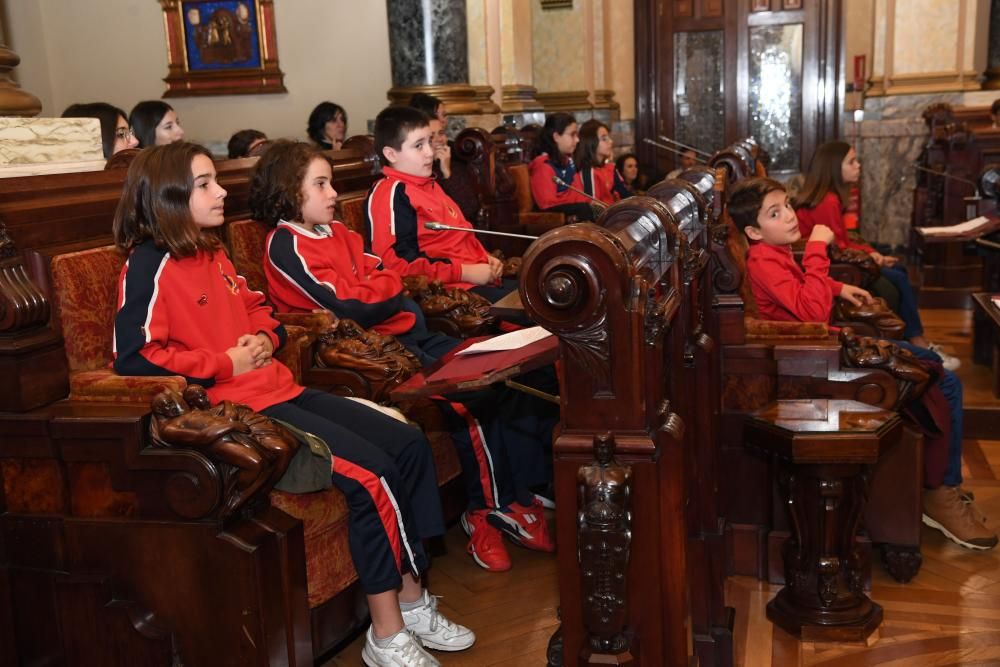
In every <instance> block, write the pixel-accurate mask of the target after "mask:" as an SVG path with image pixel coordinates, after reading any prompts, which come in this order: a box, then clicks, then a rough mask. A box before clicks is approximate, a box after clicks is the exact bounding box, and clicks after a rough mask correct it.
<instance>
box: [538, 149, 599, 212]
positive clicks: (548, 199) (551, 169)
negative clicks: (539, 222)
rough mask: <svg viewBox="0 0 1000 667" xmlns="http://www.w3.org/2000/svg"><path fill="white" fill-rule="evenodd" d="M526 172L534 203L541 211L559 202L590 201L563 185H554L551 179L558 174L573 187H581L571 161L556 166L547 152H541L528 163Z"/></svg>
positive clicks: (581, 183)
mask: <svg viewBox="0 0 1000 667" xmlns="http://www.w3.org/2000/svg"><path fill="white" fill-rule="evenodd" d="M528 174H529V175H530V176H531V197H532V198H533V199H534V200H535V205H536V206H537V207H538V208H539V209H541V210H543V211H544V210H546V209H549V208H552V207H553V206H559V205H560V204H589V203H590V200H589V199H587V198H586V197H584V196H583V195H581V194H580V193H579V192H574V191H573V190H570V189H569V188H567V187H566V186H564V185H556V182H555V181H553V180H552V177H553V176H558V177H559V178H561V179H562V180H563V181H565V182H566V183H569V184H570V185H572V186H573V187H574V188H578V189H583V182H582V181H581V180H580V175H579V174H578V173H577V171H576V167H574V166H573V162H572V161H570V162H569V163H568V164H566V165H565V166H564V167H560V168H557V167H556V165H555V164H554V163H553V162H552V160H551V159H550V158H549V154H548V153H542V154H541V155H539V156H538V157H536V158H535V159H534V160H532V161H531V164H529V165H528Z"/></svg>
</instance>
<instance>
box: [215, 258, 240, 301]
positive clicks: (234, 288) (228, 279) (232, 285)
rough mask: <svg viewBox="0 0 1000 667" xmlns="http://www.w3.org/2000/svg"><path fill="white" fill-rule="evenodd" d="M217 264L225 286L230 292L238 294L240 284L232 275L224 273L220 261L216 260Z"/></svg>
mask: <svg viewBox="0 0 1000 667" xmlns="http://www.w3.org/2000/svg"><path fill="white" fill-rule="evenodd" d="M218 266H219V273H220V274H221V275H222V280H223V281H224V282H225V283H226V287H228V288H229V291H230V292H232V293H233V294H239V293H240V284H239V283H238V282H236V280H235V279H234V278H233V277H232V276H230V275H228V274H227V273H226V271H225V269H223V268H222V262H218Z"/></svg>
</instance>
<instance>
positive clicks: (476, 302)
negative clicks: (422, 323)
mask: <svg viewBox="0 0 1000 667" xmlns="http://www.w3.org/2000/svg"><path fill="white" fill-rule="evenodd" d="M403 287H404V289H405V294H406V296H408V297H410V298H411V299H413V300H414V301H416V302H417V305H419V306H420V310H422V311H423V313H424V317H426V319H427V326H428V328H430V329H431V330H433V331H439V332H441V333H443V334H446V335H449V336H454V337H456V338H469V337H472V336H482V335H485V334H487V333H489V331H490V330H491V329H492V328H493V327H494V325H495V324H496V318H495V317H493V315H491V314H490V306H491V305H492V304H490V302H489V301H488V300H486V299H484V298H483V297H481V296H479V295H478V294H474V293H472V292H469V291H467V290H464V289H459V288H457V287H445V286H444V285H443V284H442V283H441V281H440V280H433V281H432V280H428V279H427V277H426V276H406V277H405V278H403Z"/></svg>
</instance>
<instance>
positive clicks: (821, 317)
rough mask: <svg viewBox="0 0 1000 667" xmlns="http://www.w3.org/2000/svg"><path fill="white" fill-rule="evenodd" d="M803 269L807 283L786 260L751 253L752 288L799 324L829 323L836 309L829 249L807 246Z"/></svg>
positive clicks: (815, 242)
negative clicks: (834, 306) (827, 253)
mask: <svg viewBox="0 0 1000 667" xmlns="http://www.w3.org/2000/svg"><path fill="white" fill-rule="evenodd" d="M789 260H790V257H789ZM802 265H803V268H804V270H805V271H804V279H803V280H800V279H799V277H798V276H797V275H795V273H794V272H793V270H792V269H791V268H790V267H789V266H786V265H785V264H784V263H783V258H782V257H780V256H778V255H776V254H771V253H768V254H766V255H763V254H762V255H755V254H753V253H751V255H750V257H748V259H747V273H748V274H749V277H750V286H751V288H752V289H753V292H754V294H762V295H766V296H767V297H768V298H769V299H770V300H771V301H773V302H774V303H775V304H777V305H778V306H779V307H780V308H781V309H783V310H784V311H785V312H787V313H788V314H789V315H791V316H792V318H794V319H796V320H799V321H801V322H828V321H829V320H830V313H831V311H832V309H833V294H832V286H831V284H830V283H831V282H835V281H831V280H830V276H829V269H830V260H829V258H828V257H827V256H826V246H825V245H824V244H823V243H820V242H818V241H813V242H811V243H807V244H806V251H805V256H804V258H803V260H802Z"/></svg>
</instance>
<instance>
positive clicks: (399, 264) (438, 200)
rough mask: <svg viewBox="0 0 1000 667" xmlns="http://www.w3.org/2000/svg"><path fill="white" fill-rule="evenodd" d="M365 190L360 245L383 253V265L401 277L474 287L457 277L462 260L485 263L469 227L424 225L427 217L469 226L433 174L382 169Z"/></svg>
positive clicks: (455, 224)
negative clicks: (365, 238)
mask: <svg viewBox="0 0 1000 667" xmlns="http://www.w3.org/2000/svg"><path fill="white" fill-rule="evenodd" d="M382 174H383V176H384V178H381V179H379V180H378V181H376V182H375V184H374V185H373V186H372V189H371V191H370V192H369V193H368V201H367V202H366V204H367V206H366V212H365V215H366V219H367V224H368V238H369V239H370V240H369V242H368V245H367V246H366V248H365V250H366V251H367V252H370V253H372V254H375V255H377V256H379V257H381V258H382V262H383V264H385V267H386V268H387V269H392V270H393V271H396V272H397V273H399V274H400V275H403V276H413V275H425V276H428V277H429V278H431V279H435V280H440V281H441V282H443V283H444V284H445V285H447V286H449V287H463V288H469V287H473V284H472V283H467V282H462V265H463V264H486V263H488V262H489V259H488V254H487V252H486V248H484V247H483V244H482V243H480V242H479V239H477V238H476V235H475V234H473V233H471V232H459V231H452V230H446V231H440V232H436V231H433V230H430V229H427V228H426V227H425V226H424V225H425V224H426V223H428V222H440V223H442V224H445V225H449V226H451V227H462V228H465V229H473V226H472V224H471V223H470V222H469V221H468V220H466V219H465V216H464V215H462V210H461V209H460V208H459V207H458V204H456V203H455V202H454V201H452V199H451V198H450V197H449V196H448V195H446V194H445V193H444V190H442V189H441V186H440V185H438V184H437V181H436V180H435V179H434V177H425V176H413V175H411V174H405V173H403V172H401V171H398V170H396V169H393V168H391V167H385V168H383V169H382Z"/></svg>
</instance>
